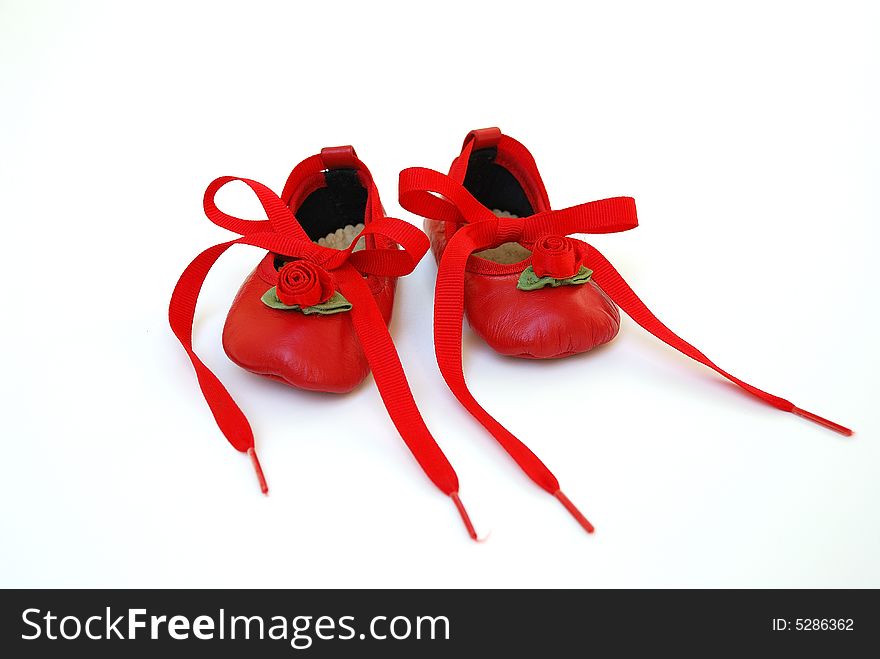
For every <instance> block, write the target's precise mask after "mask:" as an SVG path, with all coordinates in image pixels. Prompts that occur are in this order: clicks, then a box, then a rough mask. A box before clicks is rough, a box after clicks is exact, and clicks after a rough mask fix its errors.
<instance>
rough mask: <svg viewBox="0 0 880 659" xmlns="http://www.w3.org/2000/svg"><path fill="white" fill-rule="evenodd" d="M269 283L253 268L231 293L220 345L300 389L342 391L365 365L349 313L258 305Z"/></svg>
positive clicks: (245, 362)
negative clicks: (318, 312)
mask: <svg viewBox="0 0 880 659" xmlns="http://www.w3.org/2000/svg"><path fill="white" fill-rule="evenodd" d="M269 288H270V285H268V284H266V282H264V281H263V280H262V279H261V278H260V277H259V276H258V275H257V274H256V271H255V272H254V273H252V274H251V276H250V277H248V279H247V280H245V283H244V284H243V285H242V287H241V289H240V290H239V292H238V295H236V297H235V300H234V302H233V303H232V307H231V308H230V310H229V315H228V316H227V318H226V325H225V326H224V328H223V349H224V350H225V351H226V354H227V355H228V356H229V358H230V359H231V360H232V361H233V362H235V363H236V364H238V365H239V366H241V367H242V368H244V369H247V370H248V371H251V372H253V373H257V374H260V375H265V376H267V377H270V378H272V379H276V380H281V381H283V382H286V383H287V384H290V385H292V386H294V387H298V388H300V389H308V390H312V391H326V392H331V393H345V392H347V391H351V390H352V389H354V388H355V387H356V386H357V385H358V384H360V383H361V382H362V381H363V380H364V378H365V377H366V376H367V373H368V372H369V364H368V363H367V359H366V357H365V355H364V352H363V350H362V348H361V346H360V343H359V341H358V337H357V334H356V332H355V329H354V325H353V324H352V322H351V315H350V314H349V313H339V314H334V315H326V316H322V315H308V316H307V315H305V314H302V313H300V312H299V311H285V310H279V309H271V308H269V307H267V306H266V305H265V304H263V302H262V300H261V298H262V295H263V293H265V292H266V290H268V289H269Z"/></svg>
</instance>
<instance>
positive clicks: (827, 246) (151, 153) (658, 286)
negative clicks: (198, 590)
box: [0, 0, 880, 587]
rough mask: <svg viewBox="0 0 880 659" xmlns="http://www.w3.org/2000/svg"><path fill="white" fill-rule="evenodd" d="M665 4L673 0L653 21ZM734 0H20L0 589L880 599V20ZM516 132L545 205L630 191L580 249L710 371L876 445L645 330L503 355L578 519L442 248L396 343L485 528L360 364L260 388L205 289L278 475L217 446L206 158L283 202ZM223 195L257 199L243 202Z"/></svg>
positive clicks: (232, 282)
mask: <svg viewBox="0 0 880 659" xmlns="http://www.w3.org/2000/svg"><path fill="white" fill-rule="evenodd" d="M661 5H662V6H661ZM871 5H872V3H867V2H866V3H864V4H861V3H848V2H835V3H825V4H824V5H821V4H814V3H804V2H792V3H776V2H755V3H752V2H740V3H736V4H735V5H731V6H730V8H728V9H720V8H710V7H709V6H708V5H707V4H706V3H693V4H675V5H671V6H670V5H668V4H667V3H644V4H632V3H614V4H613V6H612V3H601V5H599V6H597V5H589V4H587V3H572V2H548V1H543V2H538V3H536V2H527V3H517V2H510V1H507V2H492V3H489V2H483V3H476V2H467V3H455V2H444V3H433V4H430V5H423V4H420V3H412V2H408V3H401V4H399V5H391V4H390V3H389V4H380V3H371V2H343V1H337V2H332V3H325V2H309V3H279V4H277V5H266V4H262V3H255V2H248V3H244V2H238V3H218V2H210V3H204V4H197V3H180V2H173V3H161V2H152V3H149V4H146V5H143V8H142V9H134V6H133V5H132V4H129V3H112V2H107V3H97V2H88V3H61V2H57V3H48V2H34V1H27V2H25V1H23V0H22V1H18V2H8V1H4V2H0V218H2V226H3V234H4V235H3V238H2V241H0V274H2V281H3V310H4V314H3V316H4V317H3V320H2V324H0V345H2V346H3V353H2V354H3V366H2V392H0V394H2V395H0V405H2V424H3V426H2V442H3V457H2V462H0V511H2V517H0V522H2V528H0V536H2V540H0V585H2V586H269V587H272V586H286V587H341V586H388V587H391V586H405V587H428V586H440V587H446V586H449V587H451V586H475V587H484V586H485V587H488V586H498V587H515V586H528V587H538V586H547V587H574V586H578V587H583V586H587V587H594V586H595V587H599V586H626V587H629V586H674V587H678V586H697V587H703V586H733V587H745V586H769V587H783V586H873V587H878V586H880V560H878V558H880V514H878V503H880V479H878V458H880V447H878V441H877V440H878V430H880V415H878V404H877V391H878V384H880V383H878V366H880V364H878V355H880V350H878V347H877V344H878V293H877V285H876V280H877V272H878V270H877V267H878V266H877V261H876V253H877V248H878V237H880V235H878V228H877V223H878V217H877V215H878V195H877V183H878V180H880V179H878V173H880V172H878V169H880V168H878V130H877V116H880V103H878V91H877V82H878V66H877V64H878V60H880V58H878V50H877V39H876V36H877V34H878V28H880V25H878V12H877V9H876V8H875V7H876V4H875V5H874V7H872V6H871ZM492 125H498V126H500V127H501V128H502V129H503V130H504V131H505V132H506V133H507V134H509V135H511V136H513V137H515V138H517V139H519V140H520V141H522V142H524V143H525V144H526V146H528V147H529V148H530V149H531V150H532V152H533V153H534V155H535V157H536V158H537V160H538V163H539V166H540V167H541V170H542V172H543V174H544V177H545V180H546V181H547V186H548V189H549V192H550V196H551V199H552V201H553V202H554V204H555V205H556V206H558V207H562V206H566V205H570V204H574V203H579V202H582V201H586V200H590V199H596V198H602V197H608V196H614V195H621V194H626V195H633V196H634V197H636V199H637V201H638V206H639V215H640V220H641V227H640V228H639V229H637V230H636V231H633V232H629V233H626V234H621V235H612V236H601V237H596V238H595V239H591V240H593V242H594V244H596V245H597V246H598V247H599V248H600V249H602V250H603V251H605V253H606V254H607V255H608V256H609V258H611V259H612V261H613V262H614V263H616V264H617V266H618V267H619V268H620V270H621V271H622V272H623V273H624V275H625V276H626V277H627V278H628V280H629V281H630V283H631V284H632V286H633V287H634V288H635V289H636V291H637V292H638V293H639V294H640V295H641V296H642V297H643V298H644V300H645V301H646V302H647V303H648V304H649V306H651V307H652V308H653V309H654V310H655V311H656V312H657V313H658V315H659V316H660V317H661V318H662V319H663V320H664V321H665V322H666V323H667V324H668V325H670V326H671V327H672V328H673V329H674V330H676V331H678V332H679V333H680V334H682V335H683V336H684V337H685V338H686V339H689V340H690V341H691V342H693V343H695V344H696V345H697V347H699V348H700V349H702V350H703V351H705V352H706V353H707V354H709V356H710V357H712V358H713V359H715V361H717V362H718V363H719V364H720V365H722V366H723V367H726V368H728V369H730V370H732V371H733V372H734V373H735V374H737V375H740V376H742V377H744V378H746V379H747V380H749V381H750V382H753V383H754V384H756V385H758V386H760V387H763V388H766V389H768V390H769V391H771V392H773V393H776V394H779V395H782V396H784V397H787V398H790V399H792V400H793V401H794V402H795V403H796V404H798V405H800V406H802V407H805V408H807V409H810V410H813V411H815V412H817V413H819V414H822V415H825V416H828V417H830V418H832V419H835V420H837V421H840V422H843V423H846V424H849V425H851V426H852V427H853V428H855V430H856V431H857V432H856V435H855V436H854V437H853V438H851V439H846V438H842V437H840V436H838V435H836V434H833V433H831V432H828V431H826V430H823V429H821V428H819V427H817V426H814V425H812V424H810V423H808V422H806V421H803V420H801V419H798V418H796V417H794V416H792V415H788V414H784V413H781V412H778V411H776V410H774V409H772V408H770V407H767V406H764V405H762V404H761V403H759V402H757V401H755V400H752V399H751V398H749V397H748V396H746V395H744V394H742V393H741V392H739V391H738V390H736V389H735V388H734V387H732V386H730V385H728V384H727V383H725V382H724V381H721V380H720V379H719V378H718V377H717V376H715V375H714V374H713V373H712V372H710V371H708V370H707V369H705V368H703V367H700V366H698V365H696V364H693V363H690V362H689V360H687V359H686V358H684V357H682V356H681V355H679V354H678V353H676V352H674V351H673V350H672V349H669V348H667V347H665V346H664V345H663V344H661V343H659V342H658V341H656V340H654V339H653V338H652V337H650V336H649V335H647V334H646V333H645V332H643V331H642V330H641V329H640V328H638V327H637V326H635V324H634V323H632V322H631V321H629V319H625V320H624V323H623V327H622V330H621V333H620V336H619V337H618V338H617V340H615V341H614V343H613V344H611V345H610V346H609V347H607V348H605V349H602V350H599V351H596V352H595V353H591V354H587V355H583V356H579V357H576V358H569V359H565V360H561V361H554V362H540V363H535V362H528V361H521V360H513V359H503V358H501V357H499V356H497V355H496V354H494V353H492V352H491V351H490V350H489V349H488V348H487V347H486V346H485V345H484V344H483V343H481V342H480V341H479V340H477V339H476V338H475V337H474V336H473V335H472V334H471V333H470V332H469V330H468V331H466V334H465V351H466V353H465V358H466V372H467V374H468V377H469V379H470V382H471V384H472V388H473V390H474V392H475V394H476V395H477V397H478V399H479V400H481V401H482V402H483V403H484V404H485V406H486V407H487V408H488V409H489V410H490V411H492V412H493V413H495V414H496V416H497V417H498V418H499V419H500V420H501V421H502V422H503V423H505V424H506V425H507V426H508V427H509V428H510V429H512V430H513V431H514V432H515V433H517V434H518V435H519V436H520V437H521V438H522V439H523V440H524V441H525V442H526V443H527V444H529V445H530V446H531V448H532V449H533V450H534V451H535V452H536V453H537V454H538V455H539V456H540V457H541V458H542V459H543V460H544V461H545V462H546V463H547V464H548V465H549V466H550V467H551V468H552V469H553V470H554V471H555V473H556V475H557V476H558V477H559V480H560V481H561V483H562V485H563V488H564V490H565V491H566V492H567V494H568V495H569V496H570V497H571V498H572V499H573V500H574V501H575V502H577V503H578V505H579V506H580V507H581V508H582V509H583V510H584V512H585V513H586V514H587V515H588V517H590V519H591V520H592V521H593V522H594V523H595V525H596V528H597V531H596V533H595V535H593V536H587V535H586V534H584V533H583V532H582V531H581V530H580V528H579V527H578V526H577V524H575V523H574V521H573V520H572V519H571V518H570V517H569V516H568V515H567V514H566V512H565V511H564V509H563V508H562V507H561V506H560V505H559V504H558V503H557V502H556V501H555V500H554V499H553V498H552V497H550V496H548V495H547V494H546V493H544V492H543V491H542V490H540V489H539V488H537V487H535V486H534V485H533V484H532V483H531V482H530V481H529V480H528V479H527V478H526V477H525V476H524V475H522V474H521V472H520V471H519V470H518V468H517V467H516V466H515V465H514V464H513V463H512V462H511V461H510V460H509V459H508V458H507V457H506V455H505V454H504V453H503V452H502V450H501V449H500V448H499V447H498V446H497V445H496V444H495V443H494V441H493V440H492V439H491V438H490V437H489V436H488V435H487V434H486V433H485V432H484V431H483V429H482V427H480V426H478V425H477V424H476V423H475V422H474V421H473V420H472V419H471V418H470V417H469V416H468V415H467V413H466V412H465V411H464V410H463V409H462V408H460V407H459V406H458V404H457V403H456V401H455V400H454V398H453V396H452V394H451V393H449V391H448V390H447V389H446V387H445V386H444V384H443V381H442V379H441V377H440V375H439V373H438V371H437V368H436V365H435V362H434V355H433V349H432V340H431V304H432V291H433V280H434V276H435V273H436V267H435V265H434V263H433V261H432V260H430V259H427V258H426V259H425V261H423V262H422V264H421V265H420V267H419V268H418V269H417V271H416V272H415V273H414V274H413V275H411V276H409V277H407V278H406V279H404V280H403V281H402V282H401V286H400V287H399V295H398V298H397V307H396V315H395V318H394V322H393V324H392V332H393V335H394V337H395V341H396V343H397V347H398V349H399V351H400V354H401V357H402V360H403V362H404V365H405V367H406V369H407V372H408V373H409V375H410V380H411V384H412V388H413V390H414V393H415V396H416V398H417V400H418V401H419V402H420V404H421V409H422V411H423V413H424V416H425V417H426V419H427V421H428V424H429V426H430V427H431V428H432V429H433V432H434V433H435V435H436V437H437V439H438V441H439V443H440V444H441V446H442V447H443V449H444V450H445V451H446V453H447V455H448V456H449V458H450V460H451V461H452V463H453V465H454V466H455V467H456V469H457V471H458V474H459V476H460V478H461V481H462V489H461V493H462V498H463V500H464V501H465V503H466V504H467V505H468V507H469V509H470V511H471V513H472V515H473V518H474V521H475V523H476V524H477V526H478V529H479V531H480V533H481V534H482V535H489V538H488V541H487V542H484V543H482V544H476V543H473V542H471V541H470V540H469V539H468V538H467V536H466V534H465V533H464V530H463V529H462V527H461V524H460V522H459V520H458V517H457V515H456V513H455V510H454V508H453V506H452V504H451V502H450V501H449V500H448V499H447V498H445V497H443V496H442V495H441V494H439V492H438V491H436V490H435V489H434V488H433V486H432V485H431V484H430V482H429V481H428V480H427V478H425V477H424V475H423V474H422V473H421V472H420V470H419V469H418V467H417V465H416V464H415V461H414V460H413V459H412V458H411V456H410V454H409V453H408V452H407V450H406V449H405V446H404V445H403V442H402V441H401V440H400V439H399V437H398V436H397V435H396V433H395V431H394V428H393V426H392V425H391V422H390V421H389V419H388V417H387V415H386V414H385V411H384V409H383V408H382V406H381V403H380V400H379V397H378V395H377V392H376V390H375V386H374V384H373V383H372V381H371V380H368V381H367V383H366V384H365V385H364V386H362V387H361V388H359V389H358V390H356V392H355V393H353V394H351V395H349V396H346V397H334V396H330V395H318V394H306V393H303V392H299V391H296V390H293V389H290V388H287V387H284V386H282V385H279V384H276V383H273V382H269V381H267V380H264V379H260V378H258V377H256V376H253V375H251V374H248V373H246V372H244V371H241V370H239V369H238V368H237V367H235V366H234V365H233V364H232V363H231V362H229V361H228V359H226V357H225V355H224V354H223V352H222V349H221V347H220V331H221V328H222V323H223V320H224V317H225V313H226V310H227V309H228V306H229V304H230V302H231V300H232V297H233V295H234V293H235V291H236V290H237V287H238V285H239V283H240V282H241V280H242V278H243V277H244V276H245V275H246V274H247V272H248V271H249V270H250V268H251V267H253V264H254V263H255V262H256V261H257V260H258V259H259V258H260V256H261V253H260V252H259V251H258V250H255V249H253V248H247V247H237V248H236V249H234V250H231V251H230V253H229V254H228V255H227V256H225V257H224V258H223V259H222V260H221V261H220V263H219V264H218V266H217V267H216V268H215V270H214V271H213V272H212V274H211V275H210V277H209V279H208V282H207V284H206V285H205V288H204V291H203V294H202V301H201V303H200V305H199V309H198V313H197V322H196V345H197V349H198V351H199V352H200V354H201V355H202V356H203V358H204V360H205V361H206V362H207V363H208V364H209V365H210V366H211V367H212V368H213V369H215V371H216V372H217V374H218V375H219V376H220V377H221V379H222V380H223V381H224V382H225V383H226V384H227V386H228V387H229V389H230V391H231V392H233V394H234V396H235V397H236V398H237V400H238V401H239V402H240V404H241V406H242V407H243V409H244V410H245V411H246V412H247V414H248V416H249V418H250V420H251V423H252V424H253V427H254V430H255V433H256V436H257V443H258V448H259V451H260V454H261V457H262V460H263V465H264V467H265V469H266V473H267V476H268V478H269V481H270V485H271V487H272V493H271V496H270V497H268V498H265V497H263V496H262V495H261V494H260V492H259V490H258V488H257V485H256V482H255V479H254V476H253V473H252V471H251V469H250V465H249V463H248V460H247V458H246V457H244V456H242V455H241V454H238V453H236V452H235V451H234V450H233V449H232V448H231V447H230V446H228V445H227V444H226V442H225V440H224V439H223V437H222V435H221V434H220V432H219V431H218V429H217V427H216V426H215V424H214V421H213V419H212V417H211V414H210V413H209V411H208V409H207V406H206V405H205V403H204V401H203V399H202V397H201V394H200V392H199V389H198V387H197V385H196V380H195V376H194V374H193V372H192V369H191V367H190V364H189V362H188V360H187V358H186V356H185V354H184V352H183V350H182V349H181V348H180V346H179V344H178V343H177V342H176V340H175V338H174V337H173V335H172V334H171V332H170V330H169V328H168V325H167V319H166V313H167V303H168V298H169V295H170V293H171V289H172V288H173V286H174V283H175V282H176V280H177V277H178V276H179V274H180V272H181V271H182V269H183V267H184V266H185V265H186V264H187V263H188V262H189V261H190V259H191V258H192V257H193V256H194V255H195V254H196V253H197V252H199V251H200V250H202V249H204V248H205V247H207V246H209V245H212V244H215V243H218V242H221V241H223V240H228V239H229V235H228V234H226V233H225V232H223V231H222V230H220V229H218V228H217V227H215V226H213V225H212V224H210V223H209V222H208V221H207V219H205V217H204V216H203V213H202V210H201V198H202V193H203V190H204V188H205V186H206V185H207V184H208V183H209V182H210V181H211V180H212V179H213V178H215V177H216V176H220V175H225V174H232V175H240V176H248V177H252V178H255V179H258V180H260V181H263V182H265V183H267V184H268V185H270V186H271V187H273V188H274V189H276V190H280V188H281V185H282V184H283V182H284V180H285V178H286V176H287V174H288V172H289V171H290V168H291V167H292V166H293V165H294V164H296V163H297V162H299V160H301V159H302V158H304V157H306V156H309V155H311V154H313V153H316V152H317V151H318V150H319V149H320V147H322V146H325V145H335V144H346V143H352V144H354V145H355V147H356V148H357V150H358V153H359V154H360V156H361V157H362V158H363V159H364V160H365V161H366V162H367V164H368V165H369V166H370V167H371V169H372V171H373V173H374V175H375V176H376V178H377V180H378V183H379V186H380V190H381V192H382V194H383V197H384V201H385V204H386V207H387V208H388V211H389V213H391V214H396V215H398V216H400V217H404V218H406V219H407V220H410V221H413V222H417V221H419V220H417V219H416V218H414V217H413V216H410V215H408V214H406V213H404V212H403V211H401V210H400V209H399V207H398V206H397V204H396V183H397V173H398V171H399V170H400V169H402V168H403V167H406V166H411V165H423V166H429V167H433V168H436V169H444V170H445V169H446V168H447V167H448V165H449V162H450V160H451V159H452V157H453V156H455V155H456V154H457V152H458V149H459V147H460V143H461V140H462V138H463V136H464V134H465V133H466V132H467V131H468V130H469V129H472V128H478V127H483V126H492ZM221 203H222V205H223V206H224V208H226V209H227V210H228V211H230V212H234V213H235V214H239V215H244V216H249V215H250V216H256V215H257V214H258V213H257V211H258V206H257V204H256V202H255V201H253V200H252V199H251V198H250V197H249V196H248V195H247V194H245V193H244V192H243V191H241V190H235V191H229V192H228V194H226V193H225V194H224V196H223V197H222V198H221Z"/></svg>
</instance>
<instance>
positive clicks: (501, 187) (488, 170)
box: [464, 147, 535, 264]
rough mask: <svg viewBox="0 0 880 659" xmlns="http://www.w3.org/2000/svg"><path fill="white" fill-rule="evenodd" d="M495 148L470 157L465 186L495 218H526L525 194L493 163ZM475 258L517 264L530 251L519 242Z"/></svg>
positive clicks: (528, 212) (529, 211)
mask: <svg viewBox="0 0 880 659" xmlns="http://www.w3.org/2000/svg"><path fill="white" fill-rule="evenodd" d="M497 156H498V148H497V147H490V148H486V149H479V150H477V151H474V152H473V153H472V154H471V157H470V160H469V161H468V167H467V171H466V172H465V177H464V187H465V189H466V190H467V191H468V192H470V193H471V194H472V195H473V196H474V197H475V198H476V199H477V201H479V202H480V203H481V204H483V205H484V206H485V207H486V208H489V209H490V210H491V211H492V212H493V213H495V215H497V216H498V217H528V216H529V215H532V214H534V212H535V211H534V209H533V208H532V205H531V204H530V203H529V198H528V195H526V191H525V190H524V189H523V187H522V185H521V184H520V182H519V181H518V180H517V179H516V177H515V176H514V175H513V174H511V173H510V171H509V170H508V169H507V168H506V167H504V166H502V165H499V164H498V163H497V162H496V158H497ZM475 256H477V257H479V258H483V259H487V260H489V261H494V262H495V263H502V264H509V263H519V262H520V261H523V260H525V259H527V258H528V257H529V256H531V251H529V250H528V249H526V248H525V247H523V246H522V245H520V244H519V243H503V244H501V245H498V246H497V247H492V248H490V249H485V250H483V251H481V252H476V253H475Z"/></svg>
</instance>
